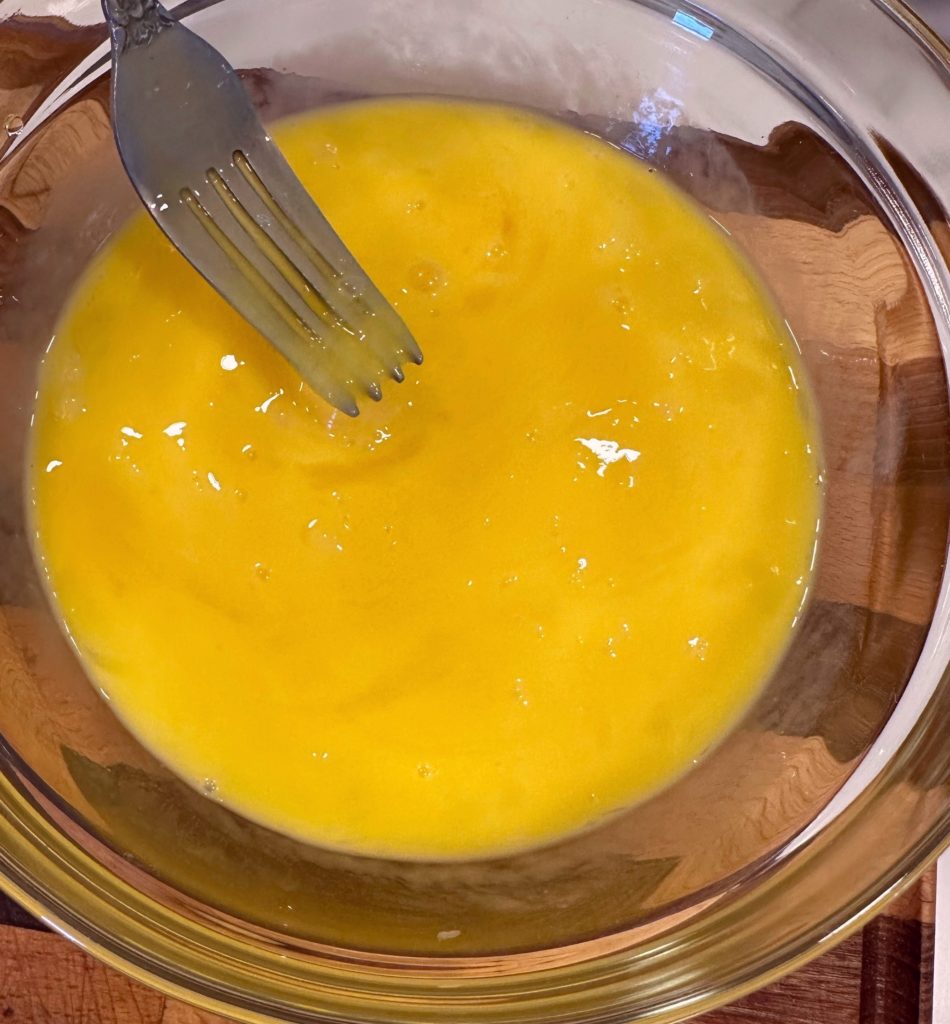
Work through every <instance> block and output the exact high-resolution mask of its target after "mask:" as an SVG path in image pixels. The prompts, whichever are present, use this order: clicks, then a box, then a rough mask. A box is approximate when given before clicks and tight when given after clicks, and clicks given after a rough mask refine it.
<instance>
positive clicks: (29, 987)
mask: <svg viewBox="0 0 950 1024" xmlns="http://www.w3.org/2000/svg"><path fill="white" fill-rule="evenodd" d="M934 897H935V874H934V872H933V871H930V872H929V873H928V874H927V875H925V876H924V877H923V878H922V879H921V881H920V882H918V883H917V884H916V885H915V886H914V887H912V888H911V889H910V891H909V892H907V893H906V894H904V895H903V896H901V897H899V898H898V899H897V900H895V901H894V902H893V903H892V904H891V905H890V906H889V907H888V909H887V911H886V912H885V913H884V914H883V915H882V916H881V917H879V918H877V919H876V920H874V921H872V922H871V923H870V924H869V925H868V926H867V927H866V928H865V929H864V930H863V931H862V932H860V933H859V934H857V935H852V936H851V937H850V938H848V939H845V941H844V942H842V943H841V945H839V946H838V947H837V948H836V949H833V950H832V951H831V952H830V953H827V954H825V955H824V956H822V957H820V958H819V959H818V960H815V961H813V962H812V963H810V964H808V965H806V966H805V967H803V968H802V969H801V970H800V971H798V972H797V973H795V974H792V975H790V976H789V977H787V978H785V979H783V980H782V981H780V982H778V983H777V984H775V985H772V986H771V987H770V988H767V989H764V990H763V991H761V992H757V993H756V994H754V995H751V996H748V997H747V998H745V999H742V1000H740V1001H739V1002H737V1003H734V1004H733V1005H732V1006H729V1007H727V1008H725V1009H722V1010H718V1011H716V1012H715V1013H712V1014H708V1015H707V1016H705V1017H702V1018H701V1021H702V1022H704V1024H798V1022H801V1024H826V1022H827V1024H930V1021H931V1016H932V1005H931V1001H932V993H933V936H934V924H933V922H934ZM220 1021H222V1018H220V1017H216V1016H214V1015H212V1014H206V1013H202V1012H200V1011H197V1010H193V1009H191V1008H190V1007H187V1006H185V1005H184V1004H182V1003H179V1002H176V1001H175V1000H173V999H168V998H166V997H165V996H162V995H160V994H159V993H157V992H153V991H152V990H151V989H148V988H146V987H145V986H144V985H140V984H138V983H136V982H133V981H130V980H129V979H127V978H126V977H124V976H123V975H121V974H119V973H118V972H117V971H114V970H111V969H110V968H108V967H105V966H103V965H102V964H100V963H98V962H97V961H96V960H94V959H93V958H92V957H90V956H88V955H86V954H85V953H83V952H81V951H80V950H79V949H77V948H76V947H75V946H73V945H72V944H71V943H69V942H68V941H67V940H66V939H64V938H62V937H61V936H59V935H56V934H55V933H53V932H51V931H49V930H47V929H46V928H44V926H43V925H42V924H40V923H39V922H38V921H35V920H34V919H33V918H31V917H30V915H29V914H26V913H25V912H24V911H22V910H20V908H19V907H17V906H16V905H15V904H13V903H12V902H10V901H9V900H7V899H5V898H4V897H2V896H0V1024H218V1022H220Z"/></svg>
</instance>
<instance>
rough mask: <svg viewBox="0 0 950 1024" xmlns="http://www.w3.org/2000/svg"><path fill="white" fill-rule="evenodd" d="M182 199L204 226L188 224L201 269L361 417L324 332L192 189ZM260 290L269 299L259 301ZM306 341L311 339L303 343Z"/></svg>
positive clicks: (304, 371) (340, 405) (331, 397)
mask: <svg viewBox="0 0 950 1024" xmlns="http://www.w3.org/2000/svg"><path fill="white" fill-rule="evenodd" d="M180 199H181V203H182V209H183V211H187V213H188V214H190V215H191V216H192V217H193V218H194V223H195V224H196V225H197V226H200V228H201V230H200V231H192V232H188V231H187V229H186V230H185V233H186V234H189V235H190V236H191V237H190V239H189V244H190V245H192V246H193V247H194V250H193V251H196V252H200V253H201V256H202V262H201V265H200V266H201V270H202V273H203V274H204V276H205V277H206V278H207V280H208V281H209V283H210V284H211V285H213V286H214V287H215V288H216V289H217V290H218V291H219V292H220V293H221V294H222V295H223V296H224V298H225V299H226V300H227V301H228V302H230V303H231V304H232V305H233V306H234V307H235V308H236V309H237V310H238V311H239V312H240V313H241V314H242V316H244V317H245V318H246V319H247V320H249V321H250V322H251V324H253V326H254V327H256V328H257V329H258V330H259V331H260V332H261V333H262V334H263V335H264V336H265V337H267V338H269V339H270V340H271V341H272V342H273V344H274V345H275V346H276V347H277V348H278V349H279V351H280V352H281V353H282V354H283V356H284V357H285V358H286V359H287V360H288V361H289V362H290V363H291V364H292V365H293V366H294V367H295V369H296V370H297V371H298V373H300V374H301V376H303V377H304V379H305V380H310V381H313V382H314V384H315V385H316V387H317V388H318V389H319V391H320V393H321V394H322V395H323V396H324V397H325V398H326V399H327V401H328V402H330V404H331V405H333V406H334V407H335V408H337V409H339V410H340V412H343V413H346V415H347V416H358V415H359V407H358V406H357V404H356V401H355V399H354V397H353V395H352V393H351V392H350V390H349V388H348V387H347V386H346V385H345V384H344V383H343V381H342V379H341V378H340V377H339V376H338V375H336V374H334V373H333V372H332V370H331V367H332V361H331V360H330V359H329V358H328V351H327V348H326V346H325V344H324V343H323V340H322V339H321V338H320V336H319V335H317V334H316V333H315V332H314V331H313V330H312V329H311V328H310V327H309V326H308V325H307V324H305V323H304V322H303V321H302V320H301V319H300V317H299V316H298V315H297V313H296V311H295V310H294V309H293V307H292V306H290V305H289V303H287V302H286V300H285V299H284V298H283V297H282V296H281V295H280V293H279V292H278V291H277V290H276V289H275V288H274V287H273V285H272V284H271V283H270V282H269V281H268V280H267V278H266V277H265V276H264V274H262V273H261V271H260V270H259V269H258V268H257V267H256V266H255V265H254V264H253V263H252V262H251V260H250V259H248V257H247V255H246V254H245V253H243V252H242V251H241V250H240V249H239V248H238V246H237V245H236V244H235V243H234V241H233V240H232V239H231V238H230V237H229V235H228V233H227V232H226V231H225V230H223V228H222V227H221V225H220V224H218V223H217V222H216V220H215V218H214V217H213V216H212V214H211V213H210V212H209V211H208V209H207V208H206V207H205V205H204V204H203V203H202V202H201V200H200V199H199V198H198V196H197V195H196V194H195V193H194V192H193V191H192V190H190V189H183V190H182V193H181V196H180ZM180 227H182V228H184V224H180ZM255 295H259V296H261V297H263V298H264V299H265V300H266V301H265V302H259V301H255V298H254V296H255ZM301 341H304V342H306V344H305V345H301V344H300V342H301Z"/></svg>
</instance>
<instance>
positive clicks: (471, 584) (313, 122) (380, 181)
mask: <svg viewBox="0 0 950 1024" xmlns="http://www.w3.org/2000/svg"><path fill="white" fill-rule="evenodd" d="M275 135H276V137H277V139H278V141H279V142H280V144H281V146H282V148H283V150H284V152H285V154H286V155H287V157H288V158H289V160H290V162H291V163H292V164H293V166H294V168H295V170H296V171H297V173H298V174H299V176H300V177H301V179H302V180H303V182H304V183H305V185H306V186H307V188H308V189H309V190H310V192H311V193H312V194H313V196H314V197H315V198H316V200H317V201H318V202H319V204H320V205H321V207H322V208H323V210H324V212H325V213H326V214H327V216H328V217H329V219H330V221H331V222H332V223H333V224H334V226H335V227H336V228H337V230H338V232H339V233H340V235H341V236H342V237H343V239H344V240H345V241H346V243H347V244H348V246H349V247H350V248H351V249H352V251H353V252H354V254H355V255H356V257H357V258H358V259H359V260H360V261H361V263H362V264H363V266H364V267H365V269H366V270H367V271H368V272H369V273H370V275H371V276H372V277H373V278H374V279H375V281H376V282H377V283H378V285H379V286H380V288H381V289H382V291H383V293H384V294H385V295H386V296H387V297H388V298H389V299H390V300H391V301H392V302H394V303H395V305H396V306H397V308H398V310H399V312H400V314H401V315H402V316H403V317H404V319H405V320H406V322H407V323H408V325H409V326H410V328H411V329H412V330H413V332H414V333H415V336H416V337H417V339H418V340H419V342H420V344H421V347H422V349H423V351H424V352H425V355H426V363H425V365H424V366H422V367H415V366H411V367H407V380H406V382H405V383H404V384H403V385H401V386H396V385H395V384H390V385H389V386H388V387H387V388H386V389H385V390H386V396H385V398H384V400H383V402H382V403H381V404H379V405H378V406H374V405H372V404H371V403H368V402H367V403H366V404H365V407H364V410H363V413H362V415H361V416H360V417H359V418H358V419H355V420H350V419H348V418H347V417H345V416H343V415H341V414H338V413H335V412H334V411H333V410H332V409H330V408H329V406H327V405H326V404H325V403H324V402H323V401H321V400H320V399H318V398H317V397H315V396H314V395H313V394H312V393H311V392H309V391H308V389H307V388H306V387H304V386H303V385H302V384H301V383H300V380H299V379H298V378H297V377H296V376H295V374H294V372H293V370H291V368H290V367H289V366H288V365H287V364H286V363H285V362H284V361H283V360H282V358H281V357H280V356H279V355H278V354H277V353H276V352H275V351H273V350H272V349H271V348H270V347H269V346H268V344H267V343H266V342H265V341H264V340H263V339H262V338H261V337H260V336H258V335H257V334H256V333H255V332H254V330H253V329H251V328H250V327H249V326H248V325H247V324H246V323H244V322H243V321H242V320H241V319H240V318H239V317H238V315H237V314H236V313H234V312H233V311H232V310H231V309H230V308H229V307H228V306H227V305H226V304H225V303H224V301H223V300H221V299H220V298H219V297H218V296H217V295H216V294H215V293H214V292H213V291H212V290H211V289H210V287H209V286H208V285H206V284H205V283H204V282H203V280H201V278H200V277H199V276H198V275H197V274H196V273H195V272H194V271H193V270H192V269H191V268H190V267H189V266H188V265H187V264H186V262H185V261H184V260H183V259H182V258H181V257H180V256H179V255H178V254H177V253H176V252H175V251H174V250H173V249H172V247H171V246H170V244H169V243H168V242H167V241H166V240H165V239H164V238H163V236H162V235H161V234H160V233H159V230H158V228H157V227H155V226H154V225H153V223H152V222H151V221H150V220H149V219H148V218H147V217H146V216H145V215H144V214H143V215H141V216H138V217H137V218H136V219H134V220H133V221H132V222H131V223H130V224H129V225H128V227H127V228H126V229H125V230H123V231H122V232H121V233H120V234H119V236H118V237H117V238H115V240H114V241H113V242H112V243H111V244H110V245H109V246H108V247H107V248H106V249H105V250H104V251H103V252H102V253H101V254H100V255H99V257H98V258H97V259H96V261H95V263H94V265H93V266H92V267H91V269H90V270H89V271H88V273H87V274H86V276H85V278H84V279H83V280H82V282H81V283H80V285H79V287H78V288H77V290H76V292H75V295H74V297H73V299H72V301H71V304H70V306H69V308H68V310H67V312H66V315H65V317H64V318H63V320H62V322H61V324H60V326H59V329H58V331H57V334H56V338H55V341H54V343H53V345H52V347H51V349H50V351H49V354H48V356H47V359H46V362H45V365H44V368H43V371H42V376H41V382H40V384H41V386H40V390H39V397H38V404H37V408H36V418H35V428H34V441H33V477H32V483H33V503H34V521H35V529H36V538H37V540H36V543H37V550H38V554H39V557H40V559H41V561H42V565H43V567H44V570H45V573H46V576H47V579H48V584H49V589H50V592H51V594H52V596H53V599H54V602H55V604H56V606H57V608H58V610H59V612H60V614H61V616H62V619H63V622H64V624H65V627H66V628H67V629H68V632H69V634H70V636H71V637H72V638H73V640H74V643H75V645H76V647H77V649H78V651H79V652H80V653H81V656H82V658H83V659H84V661H85V663H86V665H87V667H88V669H89V672H90V674H91V676H92V677H93V678H94V679H95V681H96V683H97V685H98V686H99V687H100V688H101V690H102V692H103V693H104V694H105V695H106V696H107V697H108V699H109V700H110V701H111V702H112V706H113V707H114V708H115V710H116V712H117V713H118V714H119V715H120V716H121V717H122V719H123V720H124V721H125V723H126V724H127V725H128V727H129V728H130V729H131V730H133V731H134V732H135V734H136V735H137V736H138V737H139V738H140V739H141V740H142V742H143V743H145V744H146V745H147V746H148V747H149V748H150V749H151V750H152V751H154V752H155V754H156V755H158V756H159V757H160V758H162V759H163V760H164V761H165V762H166V763H167V764H169V765H170V766H171V767H172V768H173V769H175V770H176V771H177V772H178V773H179V774H180V775H181V776H183V777H184V778H186V779H187V780H189V781H190V782H192V783H193V784H194V785H195V786H196V787H198V788H201V789H203V790H204V791H205V792H207V793H208V794H209V795H212V796H213V797H214V798H215V799H217V800H220V801H223V802H224V803H226V804H227V805H229V806H231V807H233V808H235V809H236V810H238V811H240V812H242V813H244V814H246V815H248V816H249V817H251V818H254V819H256V820H257V821H259V822H261V823H264V824H265V825H268V826H271V827H273V828H274V829H278V830H281V831H283V832H285V833H290V834H293V835H295V836H299V837H302V838H304V839H306V840H310V841H313V842H316V843H320V844H323V845H327V846H332V847H337V848H342V849H346V850H351V851H356V852H360V853H364V854H369V855H379V856H389V857H405V858H435V859H440V858H460V857H479V856H487V855H493V854H498V853H504V852H509V851H513V850H518V849H523V848H526V847H530V846H533V845H536V844H540V843H544V842H548V841H551V840H554V839H557V838H558V837H561V836H564V835H566V834H569V833H571V832H574V831H576V830H579V829H582V828H584V827H587V826H590V825H591V824H592V823H594V822H596V821H598V820H600V819H602V818H603V817H604V816H605V815H608V814H610V813H612V812H615V811H617V810H618V809H621V808H624V807H626V806H628V805H630V804H631V803H632V802H634V801H637V800H639V799H642V798H643V797H645V796H648V795H649V794H651V793H653V792H654V791H656V790H657V789H658V788H659V787H661V786H662V785H663V784H665V783H668V782H669V781H670V780H671V779H673V778H675V777H676V776H678V775H679V774H681V773H682V772H683V771H684V770H686V769H687V768H688V767H689V766H690V765H691V764H693V762H694V761H695V760H696V759H698V758H699V757H700V756H701V755H702V753H703V752H704V751H705V750H706V749H707V748H708V747H709V746H710V745H711V744H714V743H715V742H716V741H717V740H718V739H719V738H720V737H721V736H722V735H723V733H724V731H725V730H727V729H728V728H729V727H730V726H731V725H733V724H734V723H735V721H736V720H737V717H738V716H739V715H740V714H741V713H742V711H743V710H744V709H745V708H746V707H747V706H748V704H749V702H750V701H751V700H752V699H753V697H754V695H755V694H756V692H757V691H758V689H759V687H760V686H761V685H762V682H763V680H764V679H765V678H766V677H767V675H768V673H769V672H770V670H771V669H772V668H773V666H774V665H775V663H776V661H777V659H778V658H779V656H780V654H781V652H782V650H783V648H784V647H785V645H786V643H787V641H788V638H789V634H790V630H791V629H792V627H793V623H794V621H795V618H796V615H797V613H798V611H799V609H800V606H801V603H802V600H803V595H804V593H805V589H806V586H807V582H808V575H809V567H810V563H811V560H812V554H813V548H814V543H815V528H816V519H817V516H818V507H819V489H818V483H817V476H818V475H817V465H816V458H815V455H814V453H813V444H814V441H813V425H812V423H811V421H810V419H809V416H808V410H807V402H806V401H805V399H804V398H803V395H802V394H801V392H800V391H799V389H798V385H797V382H796V369H795V367H796V355H795V353H794V351H793V349H792V347H791V346H790V344H789V340H788V338H787V336H786V334H785V332H784V329H783V328H782V326H781V322H780V320H779V319H778V318H777V317H776V315H775V313H774V311H773V309H772V307H771V305H770V302H769V300H768V299H767V297H766V296H765V295H764V293H763V292H762V290H761V289H760V287H759V286H758V285H757V283H756V281H755V280H754V279H753V278H752V277H751V276H750V273H749V271H748V269H747V268H746V266H745V265H744V263H743V262H742V260H741V259H740V258H739V257H738V256H737V254H736V253H735V251H734V250H733V249H732V248H731V246H730V244H729V243H728V242H727V240H726V239H725V237H724V236H723V234H722V232H721V231H720V230H719V229H718V228H717V227H716V226H715V225H714V224H712V223H711V222H710V221H709V220H708V219H707V218H706V217H704V216H703V215H702V214H701V213H700V212H699V211H698V210H697V209H695V208H694V207H693V206H692V205H691V204H690V203H689V202H688V201H686V200H685V199H684V198H682V197H681V196H680V195H679V194H678V193H677V192H676V191H675V190H674V189H673V188H672V187H671V186H670V185H668V184H666V183H665V182H664V181H663V180H662V179H661V178H660V177H659V176H657V175H654V174H651V173H648V170H647V168H646V167H645V166H644V165H642V164H640V163H639V162H637V161H636V160H634V159H633V158H631V157H629V156H628V155H626V154H624V153H622V152H620V151H618V150H616V149H614V148H612V147H611V146H609V145H608V144H606V143H605V142H603V141H601V140H599V139H597V138H594V137H592V136H589V135H585V134H583V133H581V132H579V131H577V130H575V129H572V128H569V127H565V126H562V125H560V124H558V123H555V122H553V121H548V120H545V119H542V118H541V117H538V116H535V115H533V114H530V113H527V112H522V111H519V110H515V109H508V108H500V107H494V106H488V105H474V104H465V103H461V102H447V101H436V100H432V101H429V100H381V101H372V102H361V103H356V104H350V105H346V106H340V107H337V108H334V109H328V110H324V111H321V112H318V113H313V114H309V115H307V116H305V117H301V118H298V119H296V120H293V121H290V122H288V123H285V124H284V125H283V126H281V127H280V128H279V130H277V131H276V132H275Z"/></svg>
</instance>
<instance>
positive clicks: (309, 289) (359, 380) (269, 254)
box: [207, 168, 387, 401]
mask: <svg viewBox="0 0 950 1024" xmlns="http://www.w3.org/2000/svg"><path fill="white" fill-rule="evenodd" d="M207 180H208V183H209V184H210V185H211V187H212V188H213V189H214V191H215V192H216V193H217V195H218V197H219V199H220V200H221V201H222V203H223V205H224V207H225V208H226V209H227V211H228V212H229V213H230V214H231V216H232V217H233V218H234V220H235V221H236V223H237V225H238V226H239V227H240V228H241V231H242V232H243V233H244V235H245V236H246V237H247V239H248V240H249V241H250V242H251V244H252V245H253V246H256V248H257V249H258V250H259V251H260V252H261V253H262V254H263V256H264V257H265V259H266V260H267V262H268V263H269V264H270V266H271V267H272V268H273V270H274V271H275V272H276V273H277V274H279V275H280V278H281V279H282V281H283V282H284V283H285V284H286V285H287V286H289V288H290V289H291V290H292V291H291V295H292V297H293V298H295V299H297V300H298V301H299V300H302V301H303V303H304V304H305V306H306V311H303V312H304V323H305V324H306V325H307V326H308V328H309V329H310V330H312V331H313V332H314V333H316V334H317V335H319V336H320V337H321V338H322V339H323V340H324V342H325V344H326V347H327V349H328V352H332V353H334V354H335V355H336V356H337V357H338V358H337V359H336V368H337V371H338V374H342V375H343V379H344V380H345V381H346V383H348V384H353V385H355V386H356V387H358V388H359V390H360V391H362V392H364V393H365V394H367V395H368V396H369V397H370V398H373V399H374V400H377V401H378V399H376V394H377V393H379V395H380V397H382V392H381V391H380V389H379V385H378V383H377V379H376V378H378V377H379V375H380V373H381V372H382V371H383V370H385V369H387V367H386V365H385V363H383V362H382V361H379V362H378V363H377V360H376V359H374V358H373V352H372V350H371V349H370V348H369V347H368V346H367V345H365V344H364V341H363V339H362V338H361V337H359V335H358V333H357V330H356V328H354V327H353V326H352V325H351V324H350V323H349V322H348V321H345V320H341V319H340V316H339V314H338V312H337V311H336V310H335V309H334V307H333V306H332V305H331V304H330V302H328V301H327V298H326V294H327V292H332V289H333V287H334V286H333V285H328V284H327V283H326V282H325V281H324V280H320V279H319V277H318V275H316V274H314V273H313V272H312V271H313V268H308V269H310V270H311V274H310V276H309V277H308V276H306V275H305V274H304V273H303V271H302V270H301V269H300V267H299V266H298V263H297V261H295V260H294V258H293V255H292V254H291V253H288V252H286V251H284V249H282V248H281V247H280V246H279V245H278V244H277V242H276V241H275V240H274V239H273V238H272V237H271V235H270V234H269V233H268V232H267V231H266V230H265V229H264V227H263V226H262V225H261V223H260V222H259V220H258V219H257V218H255V216H254V215H253V213H252V212H251V210H250V209H249V208H248V206H247V205H245V203H244V202H242V200H241V198H240V197H239V196H238V195H237V194H236V192H235V190H234V188H232V186H231V184H230V183H229V182H228V180H227V178H226V177H225V176H224V175H222V174H221V173H220V172H219V171H217V170H214V169H213V168H212V169H211V170H209V171H208V174H207ZM237 185H238V183H237V182H235V186H237ZM245 252H246V250H245ZM313 277H317V278H318V280H317V282H314V281H313V280H312V279H311V278H313ZM309 314H312V315H309ZM346 335H349V337H348V338H347V337H346ZM341 336H342V337H341ZM341 341H347V342H348V344H345V345H341V344H339V343H340V342H341Z"/></svg>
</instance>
